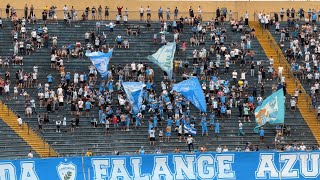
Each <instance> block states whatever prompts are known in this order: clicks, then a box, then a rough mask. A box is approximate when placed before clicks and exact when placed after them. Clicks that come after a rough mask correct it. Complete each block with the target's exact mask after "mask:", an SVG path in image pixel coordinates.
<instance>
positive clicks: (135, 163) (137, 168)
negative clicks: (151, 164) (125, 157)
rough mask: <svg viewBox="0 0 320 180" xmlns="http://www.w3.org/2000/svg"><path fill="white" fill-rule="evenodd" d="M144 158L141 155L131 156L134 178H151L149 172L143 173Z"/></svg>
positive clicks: (146, 179) (147, 179) (144, 179)
mask: <svg viewBox="0 0 320 180" xmlns="http://www.w3.org/2000/svg"><path fill="white" fill-rule="evenodd" d="M141 161H142V158H141V157H135V158H131V159H130V162H131V166H132V172H133V180H149V179H150V175H149V174H141V165H142V163H141Z"/></svg>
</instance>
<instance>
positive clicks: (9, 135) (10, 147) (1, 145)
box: [0, 119, 38, 159]
mask: <svg viewBox="0 0 320 180" xmlns="http://www.w3.org/2000/svg"><path fill="white" fill-rule="evenodd" d="M30 150H32V148H31V147H30V146H29V145H28V144H27V143H26V142H25V141H24V140H23V139H22V138H21V137H20V136H18V135H17V134H16V133H15V132H14V131H13V130H12V129H11V128H10V127H9V126H8V125H7V124H5V123H4V122H3V120H2V119H0V151H1V154H0V158H1V159H9V158H10V159H12V158H14V159H20V158H27V155H28V153H29V151H30ZM33 155H34V157H38V155H37V154H36V152H33Z"/></svg>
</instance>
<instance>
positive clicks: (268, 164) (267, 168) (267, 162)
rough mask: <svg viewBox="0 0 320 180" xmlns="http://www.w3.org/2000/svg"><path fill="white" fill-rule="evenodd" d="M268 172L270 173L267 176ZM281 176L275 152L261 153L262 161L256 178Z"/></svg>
mask: <svg viewBox="0 0 320 180" xmlns="http://www.w3.org/2000/svg"><path fill="white" fill-rule="evenodd" d="M267 174H268V175H269V176H268V177H267ZM267 178H269V179H274V178H279V173H278V170H277V168H276V166H275V164H274V154H273V153H261V154H260V162H259V165H258V168H257V171H256V179H267Z"/></svg>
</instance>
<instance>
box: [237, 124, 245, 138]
mask: <svg viewBox="0 0 320 180" xmlns="http://www.w3.org/2000/svg"><path fill="white" fill-rule="evenodd" d="M238 135H239V136H244V132H243V124H242V122H241V121H239V133H238Z"/></svg>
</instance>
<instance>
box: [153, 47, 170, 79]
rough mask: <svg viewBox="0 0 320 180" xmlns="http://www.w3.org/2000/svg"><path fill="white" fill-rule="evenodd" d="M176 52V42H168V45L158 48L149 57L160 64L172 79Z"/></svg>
mask: <svg viewBox="0 0 320 180" xmlns="http://www.w3.org/2000/svg"><path fill="white" fill-rule="evenodd" d="M175 52H176V43H175V42H173V43H167V44H166V45H164V46H162V47H161V48H160V49H158V51H157V52H156V53H154V54H152V55H150V56H148V57H147V59H148V60H149V61H151V62H153V63H155V64H156V65H158V66H159V67H160V68H161V69H162V70H163V71H165V72H166V73H167V74H168V77H169V79H172V73H173V72H172V71H173V58H174V53H175Z"/></svg>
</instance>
